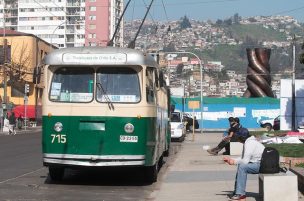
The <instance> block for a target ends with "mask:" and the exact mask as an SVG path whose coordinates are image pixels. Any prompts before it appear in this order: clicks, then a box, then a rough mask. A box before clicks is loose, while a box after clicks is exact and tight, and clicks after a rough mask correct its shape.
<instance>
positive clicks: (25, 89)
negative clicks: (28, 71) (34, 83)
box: [24, 84, 30, 96]
mask: <svg viewBox="0 0 304 201" xmlns="http://www.w3.org/2000/svg"><path fill="white" fill-rule="evenodd" d="M29 92H30V85H29V84H25V85H24V93H25V94H26V95H27V96H28V93H29Z"/></svg>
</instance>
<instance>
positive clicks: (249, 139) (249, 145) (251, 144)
mask: <svg viewBox="0 0 304 201" xmlns="http://www.w3.org/2000/svg"><path fill="white" fill-rule="evenodd" d="M235 137H236V138H237V140H238V141H239V142H241V143H243V144H244V150H243V153H242V157H241V158H238V159H233V158H229V157H227V156H225V157H224V158H223V160H224V161H225V162H226V163H228V164H229V165H237V173H236V177H235V184H234V191H233V194H232V195H230V196H229V197H230V200H245V199H246V181H247V174H258V173H259V170H260V162H261V158H262V154H263V151H264V148H265V147H264V145H263V144H261V143H260V142H258V141H257V139H256V138H255V136H250V135H249V132H248V130H247V133H241V132H238V133H236V134H235Z"/></svg>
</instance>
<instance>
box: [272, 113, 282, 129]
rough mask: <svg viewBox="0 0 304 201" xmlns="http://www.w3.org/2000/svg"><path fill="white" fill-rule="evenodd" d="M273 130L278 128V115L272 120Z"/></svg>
mask: <svg viewBox="0 0 304 201" xmlns="http://www.w3.org/2000/svg"><path fill="white" fill-rule="evenodd" d="M272 128H273V130H280V116H277V117H276V118H275V119H274V120H273V126H272Z"/></svg>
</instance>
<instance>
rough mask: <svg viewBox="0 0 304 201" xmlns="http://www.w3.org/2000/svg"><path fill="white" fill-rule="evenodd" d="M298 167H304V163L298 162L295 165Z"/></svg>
mask: <svg viewBox="0 0 304 201" xmlns="http://www.w3.org/2000/svg"><path fill="white" fill-rule="evenodd" d="M295 166H296V167H301V168H304V163H298V164H296V165H295Z"/></svg>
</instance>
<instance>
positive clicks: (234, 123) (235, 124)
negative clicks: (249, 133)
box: [207, 117, 241, 155]
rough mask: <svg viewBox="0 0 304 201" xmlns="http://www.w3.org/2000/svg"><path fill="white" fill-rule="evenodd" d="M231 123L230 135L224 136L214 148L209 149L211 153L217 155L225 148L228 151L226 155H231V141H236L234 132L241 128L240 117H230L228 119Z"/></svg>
mask: <svg viewBox="0 0 304 201" xmlns="http://www.w3.org/2000/svg"><path fill="white" fill-rule="evenodd" d="M228 121H229V124H230V128H229V130H228V135H227V136H226V137H224V138H223V139H222V140H221V142H220V143H219V144H218V145H217V146H216V147H215V148H212V149H208V150H207V152H208V153H209V154H211V155H217V154H218V153H219V152H220V151H221V150H222V149H223V148H225V149H226V151H225V152H224V155H229V154H230V146H229V144H230V141H236V140H235V139H234V134H235V133H236V132H237V131H238V130H239V128H240V127H241V125H240V123H239V122H240V120H239V118H237V117H236V118H233V117H229V119H228Z"/></svg>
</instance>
